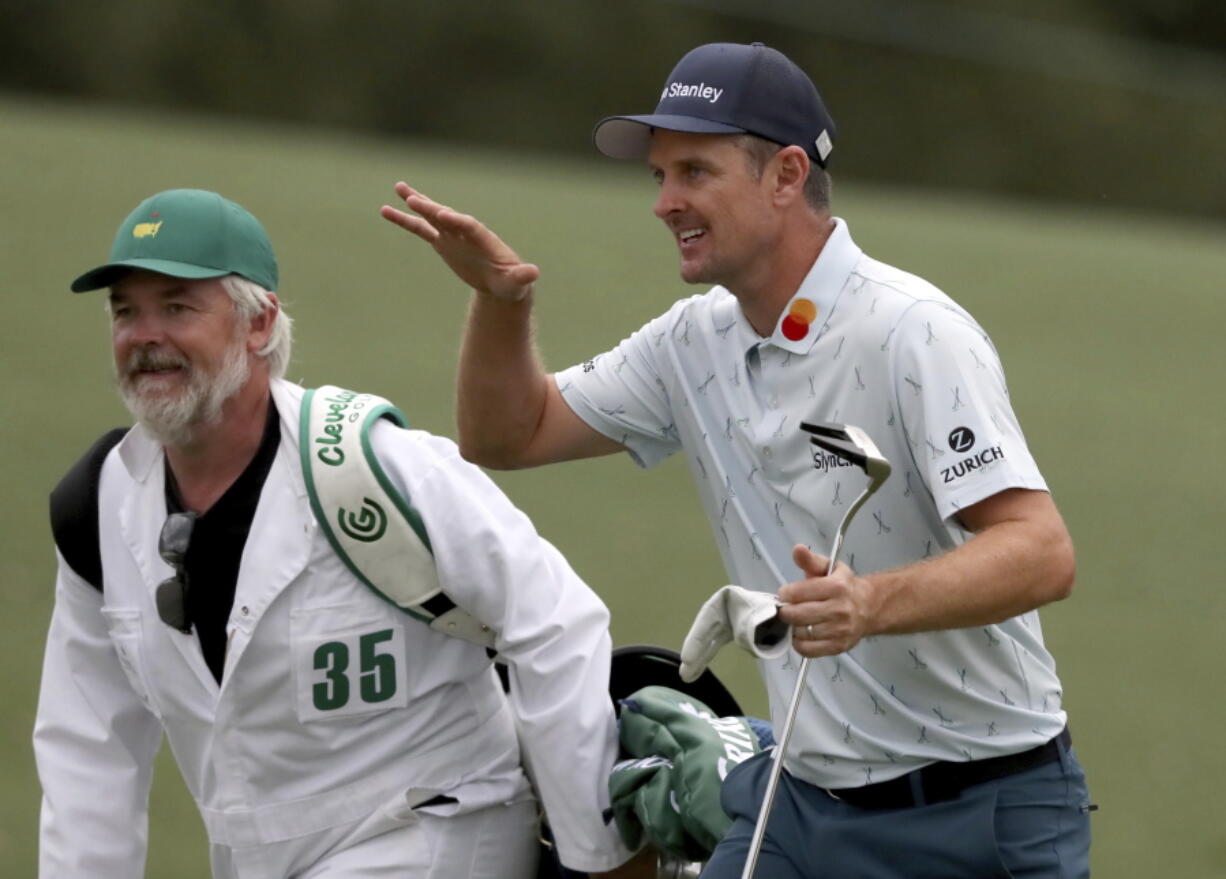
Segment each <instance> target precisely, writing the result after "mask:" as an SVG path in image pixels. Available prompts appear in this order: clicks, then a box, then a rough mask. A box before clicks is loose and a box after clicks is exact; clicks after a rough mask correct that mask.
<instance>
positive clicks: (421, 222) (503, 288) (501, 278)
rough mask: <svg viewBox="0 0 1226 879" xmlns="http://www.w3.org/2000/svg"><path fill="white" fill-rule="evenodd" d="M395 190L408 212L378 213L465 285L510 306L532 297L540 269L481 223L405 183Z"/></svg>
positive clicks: (384, 210) (387, 209) (389, 208)
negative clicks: (434, 255)
mask: <svg viewBox="0 0 1226 879" xmlns="http://www.w3.org/2000/svg"><path fill="white" fill-rule="evenodd" d="M395 189H396V194H397V195H398V196H400V198H402V199H403V200H404V204H405V207H407V208H408V211H402V210H399V209H398V208H394V207H392V206H391V205H384V206H383V207H382V208H381V209H380V211H379V213H380V214H381V215H382V216H383V218H384V219H386V220H388V221H389V222H392V223H395V224H396V225H397V226H400V227H401V228H404V229H407V230H408V231H410V232H412V233H413V234H414V235H416V236H417V237H418V238H420V239H422V240H423V241H425V242H426V243H427V244H429V245H430V246H431V247H433V248H434V251H435V252H436V253H437V254H438V255H439V256H441V257H442V258H443V262H445V263H447V265H448V267H450V269H451V270H452V271H453V272H455V274H456V276H457V277H458V278H459V279H460V280H461V281H463V282H464V283H465V284H467V285H468V286H469V287H471V288H473V289H474V290H476V291H478V292H479V293H485V294H487V295H489V296H492V297H494V298H495V299H502V300H505V301H508V302H518V301H519V300H522V299H524V298H526V297H527V296H528V295H529V294H530V293H531V292H532V285H533V284H534V283H535V282H536V279H537V278H539V277H540V275H541V271H540V269H538V268H537V267H536V266H535V265H532V264H531V263H525V262H523V261H521V260H520V258H519V256H518V255H516V253H515V251H514V250H512V249H511V248H510V247H508V246H507V245H506V243H505V242H503V240H502V239H501V238H499V237H498V236H497V235H495V234H494V233H493V232H491V231H490V230H489V229H488V228H487V227H486V226H485V225H484V224H482V223H481V222H480V221H479V220H477V219H476V218H475V217H471V216H469V215H468V214H461V213H459V212H458V211H455V210H452V209H451V208H449V207H447V206H446V205H441V204H439V203H438V202H436V201H433V200H432V199H429V198H427V197H426V196H424V195H422V194H421V193H420V192H418V191H417V190H415V189H413V188H412V187H411V186H409V184H407V183H405V182H403V181H401V182H399V183H397V184H396V186H395ZM410 212H411V213H410Z"/></svg>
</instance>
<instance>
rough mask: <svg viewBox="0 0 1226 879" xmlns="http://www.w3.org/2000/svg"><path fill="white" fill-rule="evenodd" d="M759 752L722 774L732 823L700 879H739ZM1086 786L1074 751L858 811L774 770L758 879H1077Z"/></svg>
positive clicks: (758, 779)
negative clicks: (934, 795)
mask: <svg viewBox="0 0 1226 879" xmlns="http://www.w3.org/2000/svg"><path fill="white" fill-rule="evenodd" d="M769 775H770V754H769V753H766V754H761V755H759V756H757V757H754V758H752V759H750V760H747V761H745V762H744V763H742V764H741V765H740V766H738V767H736V768H735V769H734V770H733V771H732V772H730V773H729V774H728V778H727V779H726V780H725V781H724V787H723V792H722V795H721V804H722V805H723V807H724V811H726V812H727V813H728V814H729V815H731V816H732V818H733V825H732V828H731V829H730V830H729V831H728V833H727V834H726V835H725V836H724V839H723V841H721V842H720V844H719V845H718V846H717V847H716V849H715V852H714V854H713V855H712V856H711V860H710V861H709V862H708V863H707V866H706V869H704V870H703V873H702V879H740V875H741V871H742V870H743V868H744V864H745V858H746V856H747V854H748V851H749V843H750V840H751V839H752V838H753V831H754V823H755V822H756V821H757V817H758V808H759V806H760V805H761V803H762V796H763V793H764V791H765V788H766V781H767V778H768V777H769ZM1091 808H1092V807H1091V805H1090V800H1089V793H1088V791H1087V789H1086V780H1085V773H1084V772H1083V771H1082V769H1081V766H1080V764H1079V763H1078V762H1077V758H1076V755H1075V754H1074V752H1073V751H1071V750H1068V749H1066V748H1064V747H1063V746H1061V747H1060V749H1059V759H1057V760H1054V761H1053V762H1050V763H1047V764H1045V765H1042V766H1037V767H1034V768H1032V769H1026V770H1023V771H1021V772H1018V773H1015V774H1012V775H1008V776H1006V777H1004V778H999V779H996V780H993V781H988V782H984V783H981V784H976V785H973V786H971V787H968V788H966V789H965V790H963V791H962V792H961V794H960V795H958V796H957V797H956V798H955V799H951V800H947V801H945V802H939V803H934V804H927V805H912V806H909V807H905V808H884V809H866V808H861V807H858V806H853V805H851V804H850V803H847V802H844V801H841V800H838V799H835V798H834V797H832V796H830V795H829V794H828V793H826V791H824V790H822V789H821V788H819V787H814V786H813V785H810V784H807V783H805V782H803V781H800V780H799V779H796V778H794V777H792V776H790V775H789V774H788V773H786V772H784V773H783V776H782V778H781V779H780V781H779V787H778V788H777V790H776V794H775V804H774V807H773V810H772V812H771V816H770V821H769V827H768V830H767V834H766V838H765V842H764V844H763V846H762V852H761V854H760V856H759V858H758V865H757V869H756V871H755V876H756V877H758V879H1006V877H1016V879H1040V877H1042V879H1081V877H1087V876H1089V875H1090V817H1089V812H1090V810H1091Z"/></svg>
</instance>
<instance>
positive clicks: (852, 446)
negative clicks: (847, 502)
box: [800, 421, 891, 493]
mask: <svg viewBox="0 0 1226 879" xmlns="http://www.w3.org/2000/svg"><path fill="white" fill-rule="evenodd" d="M800 429H801V430H803V431H805V432H806V433H808V434H810V436H809V442H811V443H813V445H815V446H817V447H818V448H820V449H823V450H825V451H827V452H829V453H830V454H832V455H834V456H835V457H836V458H839V459H840V460H843V461H847V462H849V463H851V464H854V465H855V466H857V467H859V468H860V469H861V470H863V471H864V472H865V473H866V474H867V475H868V478H869V488H870V493H871V492H873V491H876V490H877V488H878V487H879V486H880V485H881V483H883V482H885V480H886V477H888V476H889V475H890V470H891V467H890V462H889V461H887V460H886V458H885V455H883V454H881V450H880V449H878V448H877V444H876V443H874V442H873V440H872V437H870V436H869V435H868V434H867V433H866V432H865V431H863V430H861V429H860V428H858V427H856V426H855V425H854V424H828V423H824V422H820V421H819V422H808V421H802V422H801V424H800Z"/></svg>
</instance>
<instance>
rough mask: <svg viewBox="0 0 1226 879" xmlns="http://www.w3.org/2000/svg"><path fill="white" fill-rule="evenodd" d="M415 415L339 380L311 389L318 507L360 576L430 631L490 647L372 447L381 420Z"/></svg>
mask: <svg viewBox="0 0 1226 879" xmlns="http://www.w3.org/2000/svg"><path fill="white" fill-rule="evenodd" d="M383 418H386V419H387V420H388V421H391V422H392V423H393V424H395V425H397V426H399V427H407V425H408V419H406V418H405V417H404V413H402V412H401V411H400V410H399V409H397V408H396V407H395V406H393V405H392V404H391V403H389V402H388V401H387V400H385V399H383V398H382V397H377V396H375V395H374V394H360V393H357V392H355V391H347V390H345V389H343V388H338V387H335V386H333V385H324V386H323V387H320V388H316V389H314V390H308V391H307V392H306V394H305V396H304V397H303V400H302V412H301V415H300V417H299V431H298V447H299V453H300V454H301V457H302V474H303V478H304V479H305V480H306V487H307V494H308V496H309V497H310V501H311V511H312V512H313V513H314V514H315V520H316V521H317V522H318V523H319V527H320V528H322V529H323V532H324V534H325V535H326V536H327V538H328V542H329V543H330V544H332V548H333V549H334V550H336V554H337V555H338V556H339V557H340V559H341V561H343V562H344V563H345V565H346V566H347V567H348V568H349V570H350V571H352V572H353V575H354V576H355V577H357V578H358V579H359V580H361V581H362V582H363V583H365V584H366V585H367V586H369V587H370V588H371V589H373V590H374V591H375V593H376V594H378V595H379V596H381V597H382V598H384V599H386V600H387V601H389V602H391V603H392V604H394V605H396V606H397V607H399V608H400V609H401V610H403V611H405V612H406V613H408V614H409V615H410V616H413V617H415V618H416V619H418V620H421V621H422V622H424V623H426V624H427V625H429V626H430V628H432V629H434V630H436V631H439V632H442V633H444V634H446V635H451V636H453V637H456V638H462V639H463V640H465V641H470V642H472V643H473V644H477V645H479V646H481V647H485V648H487V649H492V648H493V645H494V631H493V630H492V629H490V628H489V626H486V625H483V624H482V623H481V622H480V621H479V620H477V619H476V618H474V617H473V616H471V615H470V614H469V613H467V612H466V611H464V610H463V609H462V608H460V607H457V606H456V603H455V602H454V601H452V600H451V599H450V598H449V597H448V596H447V595H446V594H445V593H444V592H443V589H442V586H441V585H440V584H439V581H438V571H437V569H436V567H435V564H434V555H433V554H432V552H431V548H430V536H429V534H428V533H427V532H426V528H425V525H424V523H423V522H422V519H421V516H420V515H419V514H418V512H417V510H416V509H415V508H414V507H413V504H412V500H411V499H410V498H408V497H405V496H404V495H403V494H402V493H401V492H400V491H399V490H398V489H397V488H396V486H395V485H394V484H393V483H392V481H391V480H390V479H389V478H388V476H387V473H386V472H384V470H383V467H382V465H381V464H380V463H379V459H378V458H377V457H376V456H375V453H374V450H373V448H372V446H371V441H370V432H371V429H372V428H373V427H374V426H375V424H376V423H378V421H379V420H380V419H383Z"/></svg>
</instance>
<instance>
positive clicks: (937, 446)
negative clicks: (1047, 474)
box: [892, 302, 1047, 520]
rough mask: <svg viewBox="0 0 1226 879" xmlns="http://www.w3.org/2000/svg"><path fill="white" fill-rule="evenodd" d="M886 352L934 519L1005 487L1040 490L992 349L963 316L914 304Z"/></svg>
mask: <svg viewBox="0 0 1226 879" xmlns="http://www.w3.org/2000/svg"><path fill="white" fill-rule="evenodd" d="M893 355H894V361H893V370H892V372H893V376H892V378H893V384H894V395H895V399H896V401H897V404H898V410H899V415H900V417H901V419H902V424H903V429H904V430H905V431H906V436H907V443H908V445H909V446H910V448H911V453H912V456H913V458H914V460H915V463H916V469H917V471H918V473H919V474H920V478H921V479H923V481H924V484H925V485H926V486H927V488H928V490H929V492H930V493H931V494H932V497H933V500H934V501H935V503H936V507H937V511H938V513H939V514H940V516H941V518H942V519H944V520H949V519H950V518H951V517H953V516H955V515H956V514H957V513H958V511H959V510H961V509H963V508H964V507H968V506H970V505H972V504H975V503H978V502H979V501H982V500H985V499H986V498H989V497H991V496H992V495H994V494H997V493H999V492H1002V491H1004V490H1006V489H1009V488H1027V489H1038V490H1046V489H1047V484H1046V483H1045V482H1044V480H1043V477H1042V475H1041V474H1040V473H1039V470H1038V467H1037V465H1036V464H1035V462H1034V458H1033V457H1031V454H1030V451H1029V449H1028V448H1027V447H1026V440H1025V438H1024V437H1023V436H1022V430H1021V427H1020V426H1019V425H1018V421H1017V417H1016V416H1015V415H1014V413H1013V408H1012V406H1011V405H1010V403H1009V391H1008V388H1007V387H1006V385H1005V375H1004V370H1003V369H1002V367H1001V364H1000V358H999V356H998V355H997V353H996V349H995V347H993V345H992V343H991V341H990V340H989V339H988V337H987V334H986V333H984V331H983V330H982V329H981V328H980V327H979V326H978V324H976V323H975V322H974V321H973V320H972V319H971V318H970V316H969V315H967V314H966V313H965V312H962V311H960V310H958V309H956V308H954V307H951V306H949V305H946V304H944V303H940V302H920V303H917V304H915V305H914V306H912V307H911V308H910V309H908V311H907V312H906V313H905V314H904V315H903V316H902V318H901V320H900V321H899V325H898V328H897V331H896V333H895V343H894V350H893Z"/></svg>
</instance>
